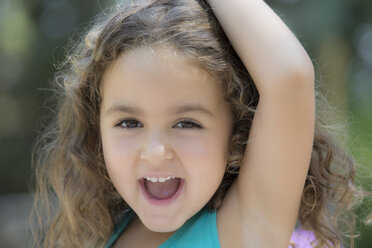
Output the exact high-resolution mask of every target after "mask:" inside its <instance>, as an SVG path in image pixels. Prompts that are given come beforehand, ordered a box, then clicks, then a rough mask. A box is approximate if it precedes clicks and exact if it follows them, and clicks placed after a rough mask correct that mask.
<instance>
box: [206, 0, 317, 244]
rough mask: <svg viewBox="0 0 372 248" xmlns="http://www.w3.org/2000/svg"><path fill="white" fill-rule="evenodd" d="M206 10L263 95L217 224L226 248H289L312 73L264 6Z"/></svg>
mask: <svg viewBox="0 0 372 248" xmlns="http://www.w3.org/2000/svg"><path fill="white" fill-rule="evenodd" d="M207 2H208V3H209V5H210V6H211V8H212V9H213V12H214V14H215V15H216V17H217V19H218V21H219V23H220V24H221V26H222V28H223V30H224V31H225V33H226V35H227V37H228V39H229V41H230V42H231V44H232V45H233V47H234V49H235V51H236V52H237V54H238V55H239V57H240V59H241V60H242V62H243V63H244V65H245V66H246V68H247V69H248V71H249V73H250V75H251V76H252V78H253V80H254V82H255V85H256V87H257V89H258V91H259V93H260V102H259V104H258V107H257V112H256V114H255V116H254V120H253V123H252V128H251V131H250V134H249V138H248V144H247V147H246V151H245V157H244V160H243V164H242V166H241V170H240V174H239V176H238V178H237V180H236V181H235V182H234V184H233V185H232V189H231V190H230V192H228V194H227V197H226V198H225V199H224V201H223V203H222V206H221V209H220V210H219V213H218V214H219V215H218V216H217V222H219V223H220V225H218V223H217V225H218V227H219V228H220V229H219V234H221V235H219V237H220V242H221V246H222V247H248V248H250V247H275V248H278V247H283V248H284V247H288V244H289V239H290V236H291V234H292V232H293V229H294V226H295V223H296V220H297V213H298V209H299V205H300V199H301V195H302V191H303V187H304V183H305V179H306V175H307V171H308V169H309V165H310V160H311V151H312V145H313V135H314V122H315V96H314V67H313V64H312V62H311V59H310V58H309V55H308V54H307V53H306V51H305V49H304V48H303V46H302V45H301V43H300V42H299V41H298V40H297V39H296V37H295V36H294V35H293V33H292V32H291V31H290V30H289V28H288V27H287V26H286V25H285V23H284V22H283V21H282V20H281V19H280V17H279V16H278V15H276V14H275V12H274V11H273V10H272V9H271V8H270V7H269V6H268V5H267V4H266V3H265V2H264V1H263V0H229V1H226V0H207ZM229 220H230V221H229ZM237 223H239V224H240V225H239V224H237ZM231 230H234V231H231ZM225 232H226V233H227V234H226V235H224V234H223V233H225ZM224 245H225V246H224Z"/></svg>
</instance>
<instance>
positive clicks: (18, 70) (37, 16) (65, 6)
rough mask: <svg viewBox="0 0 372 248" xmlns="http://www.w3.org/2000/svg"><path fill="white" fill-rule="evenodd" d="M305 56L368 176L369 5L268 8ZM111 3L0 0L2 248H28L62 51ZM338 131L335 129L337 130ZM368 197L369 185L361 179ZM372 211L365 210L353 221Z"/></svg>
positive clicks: (286, 0) (300, 1) (318, 2)
mask: <svg viewBox="0 0 372 248" xmlns="http://www.w3.org/2000/svg"><path fill="white" fill-rule="evenodd" d="M266 2H267V3H268V4H269V5H270V6H271V7H272V8H273V9H274V10H275V11H276V12H277V13H278V14H279V16H280V17H281V18H282V19H283V20H284V21H285V22H286V23H287V25H288V26H289V27H290V28H291V30H292V31H293V32H294V33H295V34H296V36H297V37H298V39H299V40H300V41H301V43H302V44H303V45H304V47H305V48H306V50H307V51H308V52H309V54H310V57H311V58H312V60H313V62H314V64H315V66H316V71H317V80H319V81H322V82H323V83H324V84H325V85H326V88H327V89H328V90H327V91H326V92H325V94H326V95H327V97H328V99H329V101H330V102H332V103H333V104H334V106H335V107H336V108H337V109H338V110H340V111H339V112H338V117H339V118H340V122H339V123H338V124H339V125H342V126H344V127H345V128H346V129H347V131H348V133H349V136H350V138H349V140H348V143H347V146H348V147H349V148H350V150H351V151H352V153H353V155H354V156H355V157H356V159H357V161H358V162H359V163H360V164H363V165H366V166H368V167H369V170H366V171H360V172H358V177H360V178H362V176H364V175H365V173H366V172H370V171H372V163H371V162H370V161H372V1H371V0H270V1H269V0H268V1H266ZM112 3H113V0H110V1H103V0H95V1H88V0H79V1H77V0H76V1H72V0H0V118H1V121H0V223H2V224H1V227H0V248H1V247H7V248H11V247H28V245H27V241H26V239H27V236H26V235H23V233H24V231H25V230H26V224H25V219H26V218H27V216H28V213H29V209H30V206H31V197H30V196H29V194H28V192H29V191H30V186H31V184H32V180H31V178H32V177H33V172H32V170H31V167H30V159H31V156H30V153H31V147H32V144H33V141H34V139H35V136H36V135H37V131H38V130H39V127H38V125H39V124H40V122H39V120H40V118H41V116H43V115H44V114H45V113H48V112H49V111H50V110H48V104H47V103H45V99H46V97H48V96H50V95H51V92H50V91H48V90H45V88H48V87H49V83H48V82H49V81H50V80H51V79H52V77H53V74H54V72H55V70H56V69H55V66H56V65H58V63H59V62H61V61H62V60H63V58H64V57H63V56H64V54H65V48H66V46H67V44H69V42H70V41H71V40H74V39H76V38H77V37H78V34H79V33H80V32H81V31H83V30H84V28H85V27H86V25H87V24H89V22H90V21H91V20H92V18H93V16H94V15H96V14H97V13H98V12H101V11H102V10H104V9H105V8H106V7H107V6H108V5H110V4H112ZM335 124H337V123H335ZM358 184H362V185H364V187H366V188H367V189H369V190H372V189H371V182H370V181H368V180H366V179H363V178H362V179H358ZM368 211H370V212H371V211H372V207H371V204H369V205H368V204H367V203H365V204H364V205H363V206H362V207H361V208H360V209H358V210H356V213H357V214H363V213H366V212H368ZM358 230H359V232H360V233H361V236H360V237H359V238H358V239H357V241H356V247H357V248H371V247H372V228H371V227H369V228H367V227H365V226H364V225H361V224H360V223H359V224H358Z"/></svg>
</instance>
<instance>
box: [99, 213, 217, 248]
mask: <svg viewBox="0 0 372 248" xmlns="http://www.w3.org/2000/svg"><path fill="white" fill-rule="evenodd" d="M216 213H217V212H216V211H214V212H213V213H211V212H209V211H208V209H207V208H206V207H204V208H202V209H201V210H200V211H199V212H198V213H196V214H195V215H194V216H193V217H191V218H190V219H189V220H187V221H186V222H185V224H183V226H182V227H180V228H179V229H178V230H177V231H176V232H175V233H174V234H173V235H172V236H170V238H169V239H167V240H166V241H165V242H164V243H163V244H161V245H160V246H159V247H158V248H190V247H193V248H221V246H220V242H219V239H218V233H217V223H216ZM134 214H135V213H134V211H133V210H131V211H129V212H128V213H127V214H126V215H125V216H124V218H123V220H122V222H121V223H120V225H119V226H118V227H117V228H116V229H115V231H114V233H113V235H112V236H111V238H110V240H109V241H108V242H107V244H106V246H105V248H110V247H112V245H114V243H115V242H116V240H117V239H118V238H119V236H120V235H121V234H122V233H123V231H124V229H125V227H126V226H127V225H128V223H129V222H130V221H131V219H132V218H133V216H134ZM201 230H202V231H201Z"/></svg>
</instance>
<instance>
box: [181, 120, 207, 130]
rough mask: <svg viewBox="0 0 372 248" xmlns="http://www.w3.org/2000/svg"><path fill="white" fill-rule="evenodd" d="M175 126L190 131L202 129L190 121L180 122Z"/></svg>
mask: <svg viewBox="0 0 372 248" xmlns="http://www.w3.org/2000/svg"><path fill="white" fill-rule="evenodd" d="M176 126H177V127H178V128H182V129H192V128H198V129H201V128H202V127H201V126H200V125H199V124H196V123H194V122H192V121H180V122H178V123H177V124H176Z"/></svg>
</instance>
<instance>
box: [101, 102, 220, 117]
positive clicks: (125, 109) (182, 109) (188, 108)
mask: <svg viewBox="0 0 372 248" xmlns="http://www.w3.org/2000/svg"><path fill="white" fill-rule="evenodd" d="M115 112H121V113H129V114H134V115H141V114H143V112H142V110H141V109H139V108H136V107H133V106H128V105H125V104H113V105H112V106H110V107H109V108H108V109H107V110H106V111H105V113H106V114H112V113H115ZM187 112H199V113H203V114H206V115H209V116H211V117H215V115H214V114H213V113H212V112H211V111H209V110H208V109H207V108H204V107H203V106H202V105H200V104H186V105H179V106H175V107H173V108H172V111H171V113H172V114H183V113H187Z"/></svg>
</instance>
